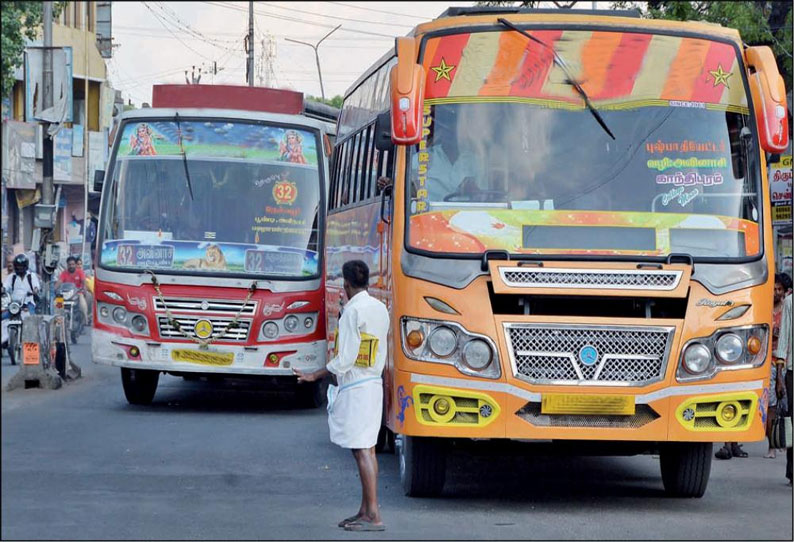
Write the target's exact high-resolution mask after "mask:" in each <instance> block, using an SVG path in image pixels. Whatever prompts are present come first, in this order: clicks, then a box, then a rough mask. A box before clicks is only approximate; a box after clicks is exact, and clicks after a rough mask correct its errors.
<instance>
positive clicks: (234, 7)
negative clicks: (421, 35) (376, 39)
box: [203, 2, 394, 39]
mask: <svg viewBox="0 0 794 542" xmlns="http://www.w3.org/2000/svg"><path fill="white" fill-rule="evenodd" d="M203 3H204V4H208V5H210V6H216V7H222V8H226V9H232V10H235V11H242V12H247V11H248V10H247V9H245V8H242V7H239V6H235V5H230V4H224V3H220V2H203ZM254 13H255V14H257V15H262V16H264V17H270V18H273V19H281V20H284V21H293V22H297V23H303V24H308V25H312V26H319V27H322V28H333V27H334V26H333V25H329V24H322V23H316V22H314V21H307V20H305V19H297V18H295V17H287V16H286V15H281V14H279V13H269V12H264V11H257V10H254ZM339 31H340V32H353V33H355V34H361V35H366V36H380V37H383V38H390V39H391V38H394V35H393V34H381V33H379V32H368V31H366V30H357V29H353V28H344V27H343V28H340V29H339Z"/></svg>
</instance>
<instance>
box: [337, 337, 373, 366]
mask: <svg viewBox="0 0 794 542" xmlns="http://www.w3.org/2000/svg"><path fill="white" fill-rule="evenodd" d="M338 355H339V330H338V329H337V330H336V331H334V357H336V356H338ZM377 355H378V338H377V337H375V336H374V335H370V334H369V333H362V334H361V344H360V345H359V347H358V355H356V363H355V365H356V367H372V366H374V365H375V357H376V356H377Z"/></svg>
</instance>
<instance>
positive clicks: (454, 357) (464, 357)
mask: <svg viewBox="0 0 794 542" xmlns="http://www.w3.org/2000/svg"><path fill="white" fill-rule="evenodd" d="M401 328H402V345H403V352H405V355H406V356H408V357H409V358H411V359H413V360H417V361H429V362H433V363H444V364H447V365H453V366H455V367H456V368H457V369H458V370H459V371H460V372H462V373H465V374H468V375H472V376H481V377H485V378H499V377H500V376H501V369H500V367H499V356H498V354H497V350H496V346H495V345H494V343H493V341H491V339H489V338H488V337H486V336H485V335H479V334H476V333H472V332H470V331H467V330H466V329H465V328H464V327H463V326H461V325H460V324H457V323H455V322H442V321H439V320H426V319H419V318H408V317H404V318H403V319H402V323H401Z"/></svg>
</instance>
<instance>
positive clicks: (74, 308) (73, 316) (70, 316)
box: [55, 282, 85, 344]
mask: <svg viewBox="0 0 794 542" xmlns="http://www.w3.org/2000/svg"><path fill="white" fill-rule="evenodd" d="M78 294H79V290H78V289H77V287H76V286H75V285H74V284H72V283H71V282H64V283H63V284H61V285H60V286H59V287H58V289H57V290H56V292H55V306H56V307H59V308H60V305H61V304H62V306H63V310H64V314H65V318H66V329H68V330H69V335H70V336H71V339H72V344H77V337H79V336H80V335H81V334H82V333H83V329H84V328H85V321H84V319H83V311H81V310H80V305H79V301H78Z"/></svg>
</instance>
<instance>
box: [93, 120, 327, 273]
mask: <svg viewBox="0 0 794 542" xmlns="http://www.w3.org/2000/svg"><path fill="white" fill-rule="evenodd" d="M121 138H122V139H121V141H120V142H119V145H118V151H117V155H116V162H115V166H114V169H113V177H112V179H111V183H112V184H111V186H110V189H109V190H108V192H107V194H109V196H110V197H108V198H106V199H107V200H108V201H106V202H105V204H104V205H105V217H106V220H105V224H104V236H103V239H102V252H101V258H102V259H101V263H102V265H103V266H105V267H109V268H132V269H135V270H140V269H151V270H158V271H166V272H168V271H171V272H197V273H207V274H213V275H223V274H245V275H252V276H274V277H284V278H301V277H316V276H317V275H318V252H319V250H321V246H320V244H321V240H320V237H319V235H318V228H319V225H318V220H319V216H320V215H319V211H320V201H321V199H320V196H321V194H320V190H321V184H320V182H321V180H320V173H319V168H318V156H317V148H318V143H317V135H316V134H315V133H314V132H312V131H308V130H302V129H294V128H290V127H283V126H274V125H268V124H262V123H253V122H239V121H207V122H197V121H193V120H190V121H187V120H183V121H180V120H179V119H174V120H167V121H149V122H140V121H137V120H136V121H133V122H129V123H128V124H126V126H125V127H124V131H123V134H122V136H121Z"/></svg>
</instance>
